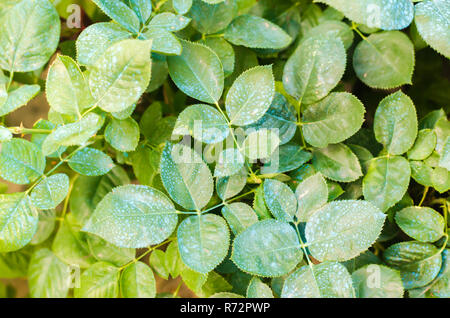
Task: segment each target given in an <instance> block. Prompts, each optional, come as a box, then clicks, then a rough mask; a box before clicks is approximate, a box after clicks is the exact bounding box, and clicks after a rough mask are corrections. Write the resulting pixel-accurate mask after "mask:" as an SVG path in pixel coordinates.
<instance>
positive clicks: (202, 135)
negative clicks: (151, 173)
mask: <svg viewBox="0 0 450 318" xmlns="http://www.w3.org/2000/svg"><path fill="white" fill-rule="evenodd" d="M229 132H230V130H229V127H228V124H227V122H226V119H225V118H224V116H223V115H222V114H221V113H220V112H219V111H218V110H216V109H215V108H213V107H211V106H209V105H205V104H196V105H192V106H188V107H187V108H185V109H184V110H183V111H182V112H181V113H180V114H179V115H178V118H177V122H176V123H175V127H174V128H173V132H172V135H175V136H184V135H191V136H192V137H194V138H195V139H197V140H199V141H201V142H204V143H207V144H215V143H218V142H221V141H222V140H224V139H225V138H227V136H228V134H229Z"/></svg>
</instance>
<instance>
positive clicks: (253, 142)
mask: <svg viewBox="0 0 450 318" xmlns="http://www.w3.org/2000/svg"><path fill="white" fill-rule="evenodd" d="M279 144H280V139H279V137H278V134H277V132H276V130H275V129H265V128H263V129H260V130H257V131H253V132H251V133H250V134H248V136H247V137H246V138H245V140H244V142H243V143H242V149H241V150H242V152H243V154H244V155H245V156H246V157H247V158H249V159H250V160H256V159H267V158H269V157H270V156H271V155H272V154H273V153H274V151H275V150H276V149H277V148H278V145H279Z"/></svg>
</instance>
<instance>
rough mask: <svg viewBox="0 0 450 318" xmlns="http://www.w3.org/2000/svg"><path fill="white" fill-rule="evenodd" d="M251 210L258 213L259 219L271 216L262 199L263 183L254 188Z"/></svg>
mask: <svg viewBox="0 0 450 318" xmlns="http://www.w3.org/2000/svg"><path fill="white" fill-rule="evenodd" d="M253 210H254V211H255V213H256V214H257V215H258V219H259V220H264V219H271V218H272V215H271V214H270V211H269V210H268V208H267V206H266V203H265V201H264V184H262V185H260V186H259V187H258V188H256V191H255V197H254V199H253Z"/></svg>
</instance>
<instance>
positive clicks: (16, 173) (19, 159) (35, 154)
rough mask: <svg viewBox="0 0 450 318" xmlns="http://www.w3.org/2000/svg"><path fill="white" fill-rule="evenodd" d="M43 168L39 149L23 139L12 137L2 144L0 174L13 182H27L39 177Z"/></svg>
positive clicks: (43, 164)
mask: <svg viewBox="0 0 450 318" xmlns="http://www.w3.org/2000/svg"><path fill="white" fill-rule="evenodd" d="M44 169H45V158H44V156H43V155H42V152H41V150H40V149H39V148H38V147H37V146H36V145H35V144H33V143H31V142H29V141H28V140H25V139H19V138H13V139H11V140H10V141H8V142H5V143H3V144H2V147H1V152H0V175H1V176H2V178H3V179H5V180H7V181H10V182H12V183H15V184H28V183H30V182H32V181H34V180H36V179H37V178H38V177H40V176H41V175H42V174H43V172H44Z"/></svg>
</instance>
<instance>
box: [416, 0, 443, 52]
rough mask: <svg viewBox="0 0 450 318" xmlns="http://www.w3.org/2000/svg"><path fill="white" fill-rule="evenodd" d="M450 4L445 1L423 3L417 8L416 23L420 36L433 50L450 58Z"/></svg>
mask: <svg viewBox="0 0 450 318" xmlns="http://www.w3.org/2000/svg"><path fill="white" fill-rule="evenodd" d="M449 21H450V4H449V3H448V2H447V1H444V0H428V1H423V2H420V3H418V4H416V6H415V17H414V22H415V24H416V26H417V30H418V31H419V34H420V36H421V37H422V38H423V39H424V40H425V42H426V43H427V44H429V45H430V46H431V47H432V48H433V49H435V50H436V51H438V52H439V53H441V54H442V55H444V56H446V57H447V58H450V40H449V39H450V22H449Z"/></svg>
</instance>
